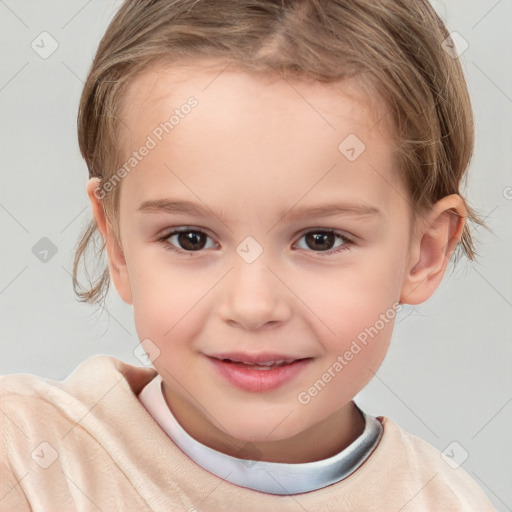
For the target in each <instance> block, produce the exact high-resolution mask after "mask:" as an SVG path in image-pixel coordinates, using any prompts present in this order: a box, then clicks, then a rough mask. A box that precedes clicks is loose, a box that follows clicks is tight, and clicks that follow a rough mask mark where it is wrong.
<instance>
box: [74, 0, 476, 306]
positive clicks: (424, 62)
mask: <svg viewBox="0 0 512 512" xmlns="http://www.w3.org/2000/svg"><path fill="white" fill-rule="evenodd" d="M448 37H449V33H448V30H447V29H446V27H445V25H444V23H443V22H442V21H441V19H440V18H439V17H438V16H437V14H436V13H435V11H434V10H433V8H432V7H431V6H430V4H429V3H428V1H427V0H329V1H322V0H237V1H236V2H234V1H233V0H145V1H143V0H125V2H124V4H123V5H122V6H121V8H120V9H119V11H118V12H117V13H116V15H115V16H114V18H113V19H112V21H111V23H110V25H109V27H108V28H107V31H106V33H105V35H104V36H103V38H102V40H101V42H100V45H99V48H98V51H97V53H96V56H95V58H94V61H93V63H92V66H91V69H90V71H89V74H88V76H87V80H86V82H85V85H84V88H83V92H82V96H81V99H80V106H79V113H78V140H79V145H80V151H81V153H82V156H83V158H84V159H85V161H86V163H87V166H88V169H89V177H98V178H100V180H101V183H106V182H108V181H109V180H111V179H112V177H113V176H114V174H115V172H116V169H118V168H119V167H120V166H121V165H122V162H123V155H122V154H121V153H122V149H121V147H120V145H121V144H120V143H119V140H120V139H119V133H120V124H119V123H120V122H121V121H120V118H119V117H118V114H119V112H120V109H121V103H122V99H123V92H124V91H125V89H126V87H127V85H128V84H129V83H130V82H131V81H132V80H133V79H134V78H135V77H136V76H138V75H139V74H141V73H143V72H145V71H147V70H148V68H149V67H150V66H153V65H157V64H170V63H176V62H183V61H185V62H187V61H188V62H191V63H192V62H193V61H194V60H199V59H202V58H215V59H227V60H229V61H232V62H234V63H235V64H236V65H237V66H239V67H241V68H242V69H245V70H247V71H254V72H271V71H278V72H280V73H281V74H282V75H283V76H284V75H288V76H292V77H296V78H299V79H300V78H302V79H314V80H319V81H322V82H335V81H340V80H343V79H346V78H351V77H362V78H363V79H364V82H365V83H367V84H368V85H369V87H371V88H374V89H375V90H376V91H377V92H378V94H379V96H380V97H382V99H384V101H385V102H386V104H387V106H388V108H389V112H390V115H391V116H392V117H391V118H392V119H393V121H394V125H395V126H396V133H397V136H398V141H399V147H398V155H399V158H400V160H399V163H400V165H399V169H400V172H401V174H402V177H403V179H404V182H405V183H406V184H407V186H408V189H409V191H410V196H411V202H412V204H414V205H415V206H416V207H417V208H418V210H423V209H424V208H427V207H429V206H431V205H433V204H434V203H435V202H436V201H437V200H439V199H441V198H442V197H444V196H446V195H449V194H460V186H461V184H462V182H463V178H465V175H466V170H467V167H468V164H469V161H470V158H471V155H472V151H473V138H474V129H473V116H472V111H471V104H470V99H469V94H468V91H467V86H466V82H465V79H464V74H463V71H462V67H461V64H460V62H459V60H458V59H457V58H453V57H454V56H451V55H450V54H449V53H447V52H446V51H445V50H444V48H443V41H445V40H446V39H447V38H448ZM120 188H121V187H120V186H118V187H114V188H113V190H112V192H111V193H109V194H106V195H105V196H104V198H103V199H102V201H103V206H104V209H105V212H106V213H107V214H108V216H109V218H113V219H117V214H118V203H119V192H120ZM466 206H467V208H468V219H469V220H471V221H473V222H476V223H478V224H483V221H481V220H480V219H479V217H478V215H477V214H476V212H475V211H474V210H472V209H471V208H470V207H469V206H468V205H466ZM97 236H98V230H97V226H96V223H95V221H94V220H91V221H90V222H89V225H88V226H87V227H86V229H85V230H84V232H83V233H82V235H81V239H80V241H79V243H78V246H77V250H76V254H75V261H74V268H73V286H74V290H75V293H76V294H77V295H78V297H79V298H80V300H82V301H84V302H90V303H94V302H98V301H100V300H103V299H104V298H105V295H106V293H107V291H108V287H109V282H110V277H109V271H108V267H107V266H104V268H103V270H102V274H101V276H100V277H99V278H98V279H96V280H91V279H90V277H89V274H88V273H87V268H86V273H87V278H88V280H89V287H88V289H84V288H83V287H82V286H81V285H80V284H79V282H78V277H77V274H78V267H79V263H80V260H81V259H82V258H84V260H85V255H86V252H87V251H86V249H87V248H88V247H90V246H91V245H93V246H94V247H95V249H96V254H97V256H99V257H102V256H103V255H104V248H105V244H104V241H102V243H100V244H99V245H98V243H97V242H98V240H97ZM460 246H462V247H460ZM459 249H462V251H463V252H464V253H465V254H466V255H467V256H468V258H469V259H474V257H475V251H474V247H473V242H472V239H471V234H470V231H469V226H468V224H466V225H465V227H464V232H463V234H462V239H461V242H460V244H459ZM456 256H457V255H456Z"/></svg>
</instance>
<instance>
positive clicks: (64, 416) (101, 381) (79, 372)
mask: <svg viewBox="0 0 512 512" xmlns="http://www.w3.org/2000/svg"><path fill="white" fill-rule="evenodd" d="M155 375H156V370H154V369H153V368H142V367H137V366H132V365H129V364H127V363H125V362H123V361H121V360H119V359H116V358H114V357H111V356H106V355H99V356H93V357H90V358H89V359H86V360H85V361H83V362H81V363H80V364H79V365H78V366H77V367H76V368H75V369H74V370H73V371H72V372H71V373H70V374H69V375H68V377H66V378H65V379H64V380H53V379H49V378H45V377H40V376H37V375H32V374H26V373H18V374H10V375H3V376H0V409H1V412H2V413H3V415H2V416H3V418H2V429H1V430H2V437H4V438H5V436H12V437H13V438H14V439H16V440H17V441H18V442H20V443H23V440H29V439H33V438H36V439H37V438H38V437H40V433H41V432H44V431H46V432H47V434H48V435H50V434H51V432H52V430H55V429H56V428H57V426H59V425H61V426H62V428H64V425H65V424H76V423H77V422H79V421H81V418H83V417H85V416H88V415H89V416H90V411H93V410H94V413H99V412H100V411H101V410H102V408H103V404H105V407H108V406H111V405H112V404H111V403H112V402H115V401H116V399H117V398H119V397H127V399H128V400H130V399H131V401H132V402H133V401H134V399H135V397H134V395H135V394H138V393H139V392H140V390H141V389H142V387H143V386H144V385H145V384H146V383H147V382H149V381H150V380H151V379H152V378H153V377H154V376H155ZM114 389H115V393H114V392H113V390H114ZM95 415H96V414H92V416H95Z"/></svg>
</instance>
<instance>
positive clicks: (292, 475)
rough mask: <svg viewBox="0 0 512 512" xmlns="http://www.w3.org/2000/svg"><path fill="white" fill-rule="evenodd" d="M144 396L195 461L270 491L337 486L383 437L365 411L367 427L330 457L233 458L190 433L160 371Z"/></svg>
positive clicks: (226, 476)
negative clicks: (172, 403)
mask: <svg viewBox="0 0 512 512" xmlns="http://www.w3.org/2000/svg"><path fill="white" fill-rule="evenodd" d="M139 400H140V402H141V403H142V405H143V406H144V407H145V409H146V410H147V411H148V413H149V414H150V415H151V416H152V417H153V419H154V420H155V421H156V422H157V423H158V425H160V427H161V428H162V430H163V431H164V432H165V433H166V434H167V435H168V436H169V437H170V438H171V439H172V441H174V443H175V444H176V445H177V446H178V447H179V448H180V449H181V450H182V451H183V452H184V453H185V454H186V455H188V456H189V457H190V458H191V459H192V460H193V461H194V462H195V463H196V464H199V465H200V466H201V467H202V468H203V469H206V470H207V471H209V472H210V473H213V474H215V475H217V476H218V477H220V478H222V479H224V480H227V481H228V482H231V483H233V484H236V485H240V486H242V487H247V488H249V489H254V490H257V491H262V492H266V493H270V494H280V495H288V494H297V493H301V492H309V491H314V490H317V489H321V488H322V487H326V486H328V485H332V484H334V483H336V482H339V481H340V480H343V479H344V478H347V477H348V476H349V475H351V474H352V473H353V472H354V471H355V470H356V469H357V468H359V466H361V465H362V464H363V462H364V461H365V460H366V459H367V458H368V457H369V456H370V455H371V453H372V452H373V450H374V449H375V448H376V446H377V444H378V443H379V441H380V438H381V437H382V425H381V423H380V422H379V421H378V420H377V419H376V418H375V417H373V416H370V415H368V414H366V413H364V412H363V411H361V410H360V409H359V408H358V409H359V410H360V411H361V413H362V414H363V416H364V419H365V428H364V431H363V432H362V434H361V435H360V436H359V437H358V438H357V439H355V440H354V441H353V442H352V443H351V444H350V445H349V446H347V447H346V448H345V449H343V450H342V451H341V452H339V453H338V454H336V455H333V456H332V457H329V458H327V459H323V460H319V461H315V462H305V463H294V464H288V463H281V462H267V461H259V460H247V459H239V458H237V457H232V456H230V455H227V454H225V453H222V452H219V451H217V450H214V449H212V448H210V447H209V446H206V445H204V444H202V443H200V442H199V441H197V440H196V439H194V438H193V437H191V436H190V435H189V434H188V433H187V432H186V431H185V430H184V429H183V427H182V426H181V425H180V424H179V423H178V421H177V420H176V418H175V417H174V416H173V414H172V412H171V411H170V409H169V407H168V406H167V403H166V401H165V398H164V396H163V393H162V377H161V376H160V375H156V376H155V378H154V379H152V380H151V381H150V382H149V383H148V384H147V385H146V386H145V387H144V389H143V390H142V391H141V392H140V394H139Z"/></svg>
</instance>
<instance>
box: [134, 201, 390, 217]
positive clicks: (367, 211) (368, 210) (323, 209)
mask: <svg viewBox="0 0 512 512" xmlns="http://www.w3.org/2000/svg"><path fill="white" fill-rule="evenodd" d="M137 211H140V212H142V213H168V214H188V215H195V216H198V217H208V216H211V215H214V216H215V217H217V218H219V219H222V220H223V221H225V222H227V219H226V217H225V215H224V214H223V213H222V212H220V214H216V213H215V212H213V211H212V210H211V209H210V208H208V207H207V206H206V205H204V206H202V205H200V204H197V203H193V202H191V201H173V200H170V199H151V200H147V201H144V202H143V203H142V204H141V205H140V206H139V207H138V209H137ZM335 216H355V217H370V216H375V217H382V216H383V213H382V211H381V210H379V209H378V208H376V207H375V206H372V205H365V204H358V203H331V204H324V205H321V206H306V207H297V208H295V207H292V208H290V209H289V210H288V211H286V212H281V214H280V216H279V218H281V219H283V218H285V217H287V218H288V219H295V220H300V219H304V218H306V217H335Z"/></svg>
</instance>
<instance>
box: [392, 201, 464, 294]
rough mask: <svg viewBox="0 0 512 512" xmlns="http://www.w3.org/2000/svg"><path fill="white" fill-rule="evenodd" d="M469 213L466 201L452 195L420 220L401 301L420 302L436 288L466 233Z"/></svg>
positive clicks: (414, 235) (412, 244)
mask: <svg viewBox="0 0 512 512" xmlns="http://www.w3.org/2000/svg"><path fill="white" fill-rule="evenodd" d="M466 215H467V210H466V207H465V204H464V201H463V200H462V198H461V197H460V196H459V195H457V194H452V195H449V196H446V197H443V198H442V199H440V200H439V201H438V202H437V203H436V204H435V205H434V206H433V207H432V208H431V209H430V210H429V212H428V213H427V214H426V215H424V216H423V217H422V218H421V219H419V220H418V225H417V226H416V229H415V233H414V234H413V238H412V240H411V246H410V251H409V254H410V259H409V264H408V267H407V274H406V276H405V279H404V283H403V286H402V292H401V295H400V302H401V303H403V304H420V303H422V302H424V301H426V300H427V299H428V298H429V297H430V296H432V294H433V293H434V292H435V291H436V289H437V287H438V286H439V283H440V282H441V280H442V278H443V276H444V274H445V271H446V267H447V266H448V262H449V261H450V256H451V255H452V253H453V251H454V250H455V248H456V247H457V244H458V242H459V240H460V238H461V236H462V230H463V228H464V223H465V220H466Z"/></svg>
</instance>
